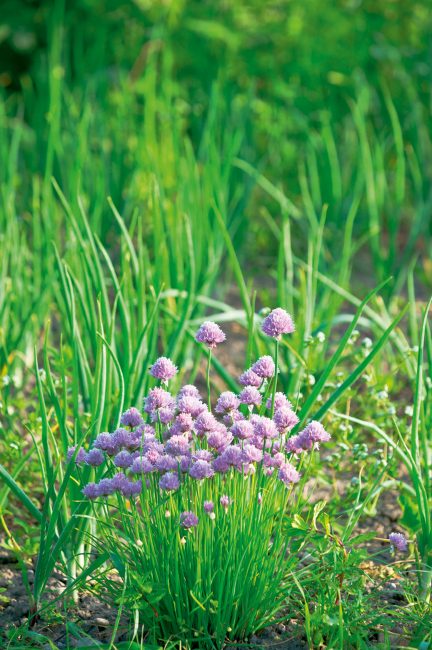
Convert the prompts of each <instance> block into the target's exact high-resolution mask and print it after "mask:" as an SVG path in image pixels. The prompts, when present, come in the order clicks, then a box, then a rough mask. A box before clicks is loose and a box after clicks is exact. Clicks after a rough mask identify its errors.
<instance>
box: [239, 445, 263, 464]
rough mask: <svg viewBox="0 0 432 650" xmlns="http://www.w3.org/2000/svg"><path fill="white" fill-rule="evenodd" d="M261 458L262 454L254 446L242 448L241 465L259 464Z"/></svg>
mask: <svg viewBox="0 0 432 650" xmlns="http://www.w3.org/2000/svg"><path fill="white" fill-rule="evenodd" d="M262 458H263V452H262V450H261V449H258V447H255V445H249V444H248V445H245V446H244V447H243V455H242V460H243V463H259V462H261V460H262Z"/></svg>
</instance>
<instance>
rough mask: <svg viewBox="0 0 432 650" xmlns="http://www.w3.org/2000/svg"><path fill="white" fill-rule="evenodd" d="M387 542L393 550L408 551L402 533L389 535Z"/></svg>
mask: <svg viewBox="0 0 432 650" xmlns="http://www.w3.org/2000/svg"><path fill="white" fill-rule="evenodd" d="M389 542H390V544H391V545H392V546H393V548H395V549H397V550H398V551H401V552H405V551H407V550H408V542H407V539H406V537H405V535H402V533H390V535H389Z"/></svg>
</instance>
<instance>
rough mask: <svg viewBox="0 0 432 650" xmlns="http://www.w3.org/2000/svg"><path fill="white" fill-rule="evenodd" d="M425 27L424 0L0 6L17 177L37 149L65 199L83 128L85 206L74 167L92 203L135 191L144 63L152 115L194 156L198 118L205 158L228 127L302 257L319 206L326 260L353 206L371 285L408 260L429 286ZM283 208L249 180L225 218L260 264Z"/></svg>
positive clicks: (430, 162)
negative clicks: (87, 144)
mask: <svg viewBox="0 0 432 650" xmlns="http://www.w3.org/2000/svg"><path fill="white" fill-rule="evenodd" d="M431 28H432V11H431V5H430V2H429V0H375V1H373V0H363V1H362V0H334V1H331V2H330V1H328V2H322V1H319V0H279V1H278V2H265V3H264V2H261V1H260V0H248V1H247V0H231V1H230V2H221V1H219V2H218V1H215V0H211V1H194V0H192V1H191V0H190V1H188V2H186V1H183V2H182V1H172V2H170V1H168V0H166V1H163V2H162V1H155V0H148V1H145V0H142V1H135V2H121V1H120V0H119V1H118V2H114V1H110V0H92V1H90V0H88V1H85V0H75V1H74V2H61V1H60V2H59V1H57V2H30V1H27V2H25V1H22V0H9V1H4V2H3V3H2V12H1V25H0V84H1V87H2V88H3V96H4V97H5V98H6V103H5V113H6V114H7V115H8V116H10V117H11V116H15V117H16V116H18V117H19V119H20V120H22V121H23V123H24V124H25V125H26V131H25V137H24V139H23V143H22V145H21V153H20V156H21V158H20V160H21V163H22V170H21V171H22V174H24V176H23V177H22V178H21V181H20V183H21V184H22V183H24V185H26V182H25V181H24V180H23V179H24V178H25V175H26V174H27V173H28V172H31V173H35V172H36V173H37V172H39V173H40V174H42V175H43V174H46V172H47V167H46V165H47V160H48V163H49V165H52V168H51V169H50V172H52V173H53V174H54V175H55V177H56V178H57V179H58V181H59V183H60V185H61V187H62V188H63V189H64V190H65V191H66V192H71V193H73V192H74V191H75V190H76V189H77V185H76V182H78V181H77V180H76V179H75V181H76V182H75V185H73V184H72V185H71V174H70V169H69V167H67V168H66V165H65V157H67V158H68V159H69V160H73V159H75V160H76V159H78V158H80V157H81V158H82V156H83V154H82V143H81V144H80V133H81V134H83V124H84V122H85V123H86V127H85V130H86V135H85V136H84V135H82V138H83V139H85V140H86V141H87V140H88V138H90V140H91V151H92V153H93V154H94V156H95V157H94V159H93V160H92V161H91V163H92V168H91V169H90V167H88V166H87V167H86V171H85V173H84V172H83V173H82V174H81V178H80V180H79V185H80V191H82V192H83V193H86V194H88V196H89V203H90V205H91V200H92V193H94V187H90V186H87V187H86V182H87V181H86V177H87V179H88V178H90V176H93V175H98V174H99V175H100V174H103V175H104V177H105V180H104V183H103V188H102V187H101V188H100V195H101V196H102V195H103V194H104V193H105V195H107V194H110V195H112V196H113V199H114V202H115V203H118V202H121V201H122V200H124V199H125V197H126V196H131V193H132V194H133V199H132V200H133V201H136V198H137V194H136V193H137V191H138V190H137V181H136V170H137V168H138V167H139V166H140V162H139V153H137V141H138V139H139V136H137V131H138V130H139V129H140V128H141V115H142V112H143V110H144V109H143V107H144V106H146V104H147V106H148V105H149V99H148V97H149V89H148V84H149V76H151V75H150V73H149V70H150V69H151V70H152V73H151V74H153V78H152V82H151V83H152V84H153V87H154V89H155V91H154V92H155V96H157V102H156V103H153V104H152V106H153V108H152V110H154V111H155V113H156V114H157V120H158V123H159V124H165V125H168V124H169V123H170V121H171V120H173V119H175V120H178V125H179V129H180V131H181V133H183V134H184V135H185V136H186V137H188V138H190V141H191V143H192V146H193V148H194V150H195V152H197V156H198V158H199V159H200V160H201V161H202V162H205V160H206V141H205V139H204V140H203V133H204V131H205V129H206V128H207V127H208V124H209V121H212V123H213V126H214V130H215V133H216V136H215V137H214V138H213V139H214V141H215V142H218V144H220V150H221V151H223V150H224V146H225V145H224V138H225V137H226V132H227V131H229V132H230V133H235V134H236V135H237V140H238V142H237V144H236V155H238V158H239V159H241V160H243V161H246V162H247V163H248V164H249V165H252V167H253V170H252V169H251V168H247V169H246V168H245V167H244V166H243V167H241V170H242V171H241V172H240V171H239V170H238V166H237V167H236V165H234V167H235V168H236V169H237V172H235V173H238V174H240V176H241V177H242V179H243V182H244V184H245V185H246V184H247V183H249V184H253V183H255V182H256V180H257V175H256V174H257V172H259V173H262V174H263V175H264V177H265V179H267V180H269V181H270V182H271V184H272V185H273V186H274V188H276V189H277V190H281V191H283V193H284V195H285V196H286V197H288V199H289V201H290V202H291V201H292V202H293V203H294V205H296V206H297V207H298V210H299V211H298V212H296V211H295V210H294V211H293V213H292V215H291V216H292V217H293V219H294V220H295V228H294V230H293V237H294V241H295V242H296V248H297V250H298V253H299V254H300V255H301V256H303V255H304V254H306V245H305V241H306V239H307V236H308V231H309V230H310V228H311V224H312V226H313V224H314V223H315V222H316V221H317V220H318V219H319V215H320V214H321V211H322V209H323V206H325V205H326V206H328V212H327V217H326V230H325V235H324V237H325V240H326V244H327V245H328V250H329V257H328V262H329V264H331V261H332V257H334V256H337V255H338V252H339V250H340V245H341V239H340V234H341V224H344V223H345V222H346V220H347V219H348V215H349V213H350V209H352V208H353V205H355V204H356V202H357V201H358V203H359V206H358V208H357V207H356V211H358V215H357V216H356V219H355V225H354V233H355V236H356V237H357V238H361V237H364V238H365V242H366V247H365V248H364V249H363V253H364V255H360V256H359V259H360V266H359V269H360V271H361V270H362V269H363V268H364V259H365V258H366V259H368V260H369V258H370V255H369V252H368V251H369V249H371V250H372V257H373V260H372V262H371V265H372V267H373V270H374V273H375V275H376V276H377V279H383V278H384V277H386V276H387V275H388V274H389V273H396V274H398V273H399V271H400V269H401V267H402V268H403V269H406V268H408V267H409V265H410V264H411V265H412V264H416V265H417V277H418V278H419V279H420V281H421V283H422V284H426V285H428V286H430V275H431V273H430V271H431V269H430V262H429V258H430V256H431V231H432V221H431V218H430V209H431V205H432V196H431V190H430V187H431V178H432V146H431V142H430V132H431V128H430V127H431V120H430V106H431V87H432V86H431V81H432V79H431V71H432V42H431V36H430V35H431V31H432V30H431ZM145 80H146V81H145ZM56 94H57V97H56ZM57 99H58V101H57ZM152 101H153V99H152ZM54 107H55V108H54ZM167 107H169V109H168V110H167ZM60 111H61V114H60ZM173 116H175V117H173ZM56 119H57V120H58V122H57V125H56V126H55V127H54V126H53V125H54V122H55V120H56ZM78 124H80V127H79V126H78ZM54 128H55V129H56V131H57V133H56V134H55V137H54V136H53V129H54ZM168 128H169V127H168ZM50 132H51V136H52V137H51V140H52V143H53V145H52V151H51V152H49V153H48V148H49V147H48V143H49V140H50V136H49V133H50ZM212 137H213V136H212ZM80 147H81V150H80V149H79V148H80ZM167 156H168V154H167ZM114 157H116V158H117V161H114V160H113V158H114ZM85 158H86V161H85V163H84V164H85V165H89V163H90V161H89V157H88V155H86V156H85ZM102 159H103V162H102ZM161 164H162V165H163V158H161ZM95 166H96V167H95ZM80 167H82V165H81V163H80ZM134 176H135V182H133V180H132V179H133V177H134ZM173 182H174V181H173ZM92 184H93V182H92ZM264 184H265V183H264ZM25 193H26V189H25V188H23V192H22V193H21V195H20V198H21V199H22V200H23V206H24V205H25V204H26V202H27V204H28V200H26V198H25ZM276 194H277V192H276ZM138 195H139V191H138ZM282 207H283V206H282V205H281V203H280V201H279V202H278V200H277V198H276V202H275V196H273V198H272V197H271V196H269V192H268V191H267V190H266V189H265V188H264V189H263V183H258V188H257V187H255V189H254V190H253V191H252V190H251V193H249V194H248V198H247V200H245V202H244V203H243V205H242V210H243V212H244V215H246V217H247V228H246V227H245V222H244V221H243V222H242V225H241V224H239V223H237V226H236V225H235V224H234V225H233V226H232V229H231V233H232V236H233V237H234V240H235V242H236V243H237V244H238V245H240V244H244V248H243V250H244V251H245V252H244V254H245V255H248V256H250V255H251V254H253V253H260V254H261V255H262V259H259V258H258V257H257V263H261V261H262V262H263V264H264V266H265V267H267V266H268V265H269V264H271V259H272V256H273V255H274V251H275V244H276V245H277V242H275V241H274V235H275V233H277V232H278V231H277V228H278V219H279V214H280V212H281V209H282ZM303 214H306V218H303V217H302V215H303ZM274 219H276V222H274V221H273V220H274ZM314 219H315V222H314ZM100 228H102V230H103V227H102V226H100ZM100 228H99V229H100ZM359 241H360V240H359ZM363 243H364V242H363ZM360 248H361V246H360ZM364 251H366V252H364ZM380 258H382V259H380ZM354 264H355V260H354ZM323 270H325V271H326V272H327V269H323ZM403 281H404V277H401V279H400V282H399V286H398V287H397V288H400V287H401V286H402V284H403ZM369 284H370V282H369Z"/></svg>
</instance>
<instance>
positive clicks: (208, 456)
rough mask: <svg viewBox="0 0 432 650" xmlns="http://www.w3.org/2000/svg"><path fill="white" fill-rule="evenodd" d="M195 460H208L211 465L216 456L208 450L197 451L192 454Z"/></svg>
mask: <svg viewBox="0 0 432 650" xmlns="http://www.w3.org/2000/svg"><path fill="white" fill-rule="evenodd" d="M192 458H193V460H206V461H208V462H209V463H210V462H211V461H212V460H213V458H214V456H213V454H212V453H211V451H209V450H208V449H197V450H196V451H195V452H194V453H193V454H192Z"/></svg>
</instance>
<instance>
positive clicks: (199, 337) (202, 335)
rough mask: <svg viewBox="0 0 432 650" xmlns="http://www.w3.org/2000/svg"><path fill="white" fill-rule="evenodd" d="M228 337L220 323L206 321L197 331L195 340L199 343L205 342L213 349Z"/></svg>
mask: <svg viewBox="0 0 432 650" xmlns="http://www.w3.org/2000/svg"><path fill="white" fill-rule="evenodd" d="M225 339H226V336H225V334H224V332H223V331H222V330H221V328H220V327H219V325H217V324H216V323H213V322H212V321H209V320H208V321H205V323H203V324H202V325H201V327H200V328H199V330H198V331H197V333H196V335H195V340H196V341H198V343H204V344H205V345H206V346H207V347H208V348H209V349H210V350H213V349H214V348H215V347H216V346H217V345H219V343H223V342H224V341H225Z"/></svg>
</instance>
